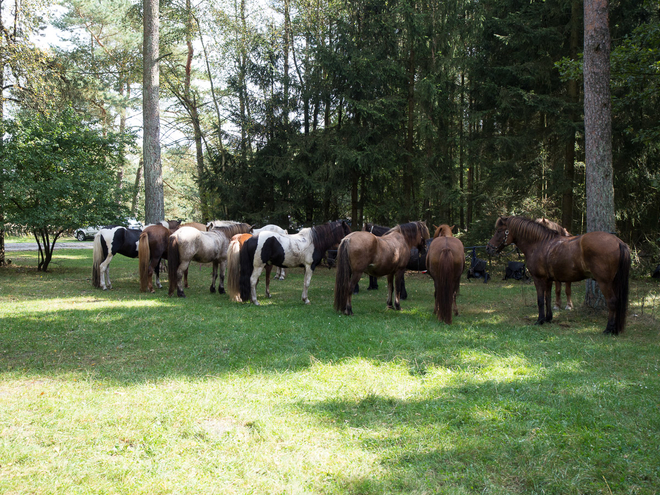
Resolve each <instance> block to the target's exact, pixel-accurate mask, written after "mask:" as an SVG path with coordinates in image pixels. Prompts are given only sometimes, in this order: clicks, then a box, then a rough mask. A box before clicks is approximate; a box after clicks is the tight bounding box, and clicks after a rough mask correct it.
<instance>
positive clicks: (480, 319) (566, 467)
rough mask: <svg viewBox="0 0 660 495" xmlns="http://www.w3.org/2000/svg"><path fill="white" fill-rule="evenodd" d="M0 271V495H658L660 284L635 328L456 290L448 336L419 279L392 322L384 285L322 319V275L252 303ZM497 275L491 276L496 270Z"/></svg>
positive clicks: (488, 292)
mask: <svg viewBox="0 0 660 495" xmlns="http://www.w3.org/2000/svg"><path fill="white" fill-rule="evenodd" d="M8 255H9V256H8V257H9V258H11V259H12V261H13V262H12V264H11V265H10V266H9V267H8V268H3V269H0V493H3V494H8V493H30V494H43V493H58V494H59V493H66V494H71V493H74V494H75V493H125V494H160V493H176V494H180V493H190V494H202V493H204V494H206V493H217V494H232V493H237V494H245V493H254V494H285V493H292V494H299V493H318V494H337V493H338V494H381V493H402V494H404V493H405V494H409V493H415V494H422V493H443V494H444V493H448V494H468V493H470V494H472V493H489V494H490V493H492V494H516V493H521V494H529V493H539V494H542V493H543V494H597V493H603V494H610V493H614V494H623V493H631V494H652V493H659V492H660V374H659V368H660V345H659V342H660V340H659V338H658V337H659V333H660V328H659V327H660V325H659V322H660V299H659V298H658V297H659V294H660V290H659V287H658V283H657V281H653V280H652V279H644V280H642V279H636V280H633V281H632V282H631V283H632V285H631V306H630V311H629V317H628V327H627V329H626V332H625V333H624V334H623V335H621V336H618V337H608V336H605V335H603V334H602V331H603V329H604V328H605V324H606V315H605V314H602V313H594V312H592V311H590V310H587V309H584V308H582V307H581V301H582V299H583V295H584V289H583V287H584V286H583V284H579V285H576V287H574V300H575V301H576V303H577V306H578V308H577V309H576V310H575V311H573V312H568V311H561V312H559V313H555V321H554V322H553V323H552V324H551V325H543V326H540V327H539V326H533V325H532V323H533V322H534V321H535V319H536V296H535V291H534V288H533V285H531V284H522V283H520V282H517V281H514V282H511V281H507V282H503V281H501V280H500V279H501V275H495V276H494V277H493V278H494V279H493V280H492V281H491V282H489V283H488V284H483V283H481V282H479V281H477V282H475V281H472V282H470V283H468V282H466V281H465V278H464V279H463V283H462V285H461V295H460V297H459V309H460V310H461V315H460V316H459V317H457V318H455V320H454V325H452V326H447V325H444V324H439V323H438V322H437V320H436V319H435V318H434V316H433V315H432V308H433V302H432V294H433V288H432V283H431V280H430V278H428V277H427V276H425V275H421V274H412V275H410V276H408V278H407V285H408V291H409V294H410V295H409V298H408V300H407V301H403V302H402V307H403V310H402V311H401V312H395V311H388V310H386V308H385V298H386V291H385V287H384V285H385V284H384V281H381V288H380V290H378V291H369V292H368V291H366V290H364V288H366V281H365V279H363V282H362V288H363V291H362V292H361V293H360V294H359V295H357V296H355V297H354V299H353V310H354V312H355V315H354V316H352V317H345V316H339V315H338V314H337V313H336V312H335V311H334V310H333V309H332V293H333V284H334V271H333V270H329V269H327V268H324V267H319V268H318V269H317V270H316V272H315V274H314V277H313V278H312V283H311V288H310V299H311V301H312V304H311V306H305V305H303V304H302V302H301V301H300V295H301V290H302V271H301V270H290V271H289V273H288V275H287V279H286V280H285V281H283V282H279V281H274V282H273V283H272V284H271V291H272V292H273V298H272V299H270V300H266V299H264V297H263V281H262V282H261V283H260V285H259V286H258V294H259V297H260V301H261V303H262V306H261V307H255V306H253V305H243V304H236V303H230V302H229V301H228V297H227V296H226V295H218V294H210V293H209V291H208V286H209V285H210V269H209V268H208V267H200V266H194V267H192V268H191V270H190V277H189V278H190V283H191V288H189V289H187V291H186V294H187V296H188V297H187V298H186V299H178V298H168V297H167V294H166V289H163V290H160V291H158V292H157V293H156V294H142V293H140V292H139V291H138V280H137V260H131V259H127V258H123V257H116V258H115V259H114V260H113V262H112V264H111V266H110V273H111V278H112V283H113V289H112V290H111V291H107V292H103V291H100V290H96V289H93V288H92V287H91V284H90V271H91V250H58V251H57V252H56V254H55V258H54V259H53V262H52V264H51V268H52V270H51V272H50V273H47V274H43V273H38V272H37V271H36V269H35V267H36V254H35V253H34V252H22V253H19V252H12V253H8ZM497 273H498V274H499V273H501V271H497Z"/></svg>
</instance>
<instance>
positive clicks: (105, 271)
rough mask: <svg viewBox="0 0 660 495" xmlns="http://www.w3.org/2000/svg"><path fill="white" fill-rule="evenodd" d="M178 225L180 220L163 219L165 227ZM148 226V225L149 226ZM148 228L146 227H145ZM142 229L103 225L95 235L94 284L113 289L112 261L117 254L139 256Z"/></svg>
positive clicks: (104, 288) (93, 255)
mask: <svg viewBox="0 0 660 495" xmlns="http://www.w3.org/2000/svg"><path fill="white" fill-rule="evenodd" d="M170 222H171V225H172V226H174V225H177V224H178V220H169V221H162V222H160V224H161V225H162V226H163V227H166V228H169V226H170ZM147 227H148V226H147ZM145 228H146V227H145ZM141 234H142V231H140V230H134V229H128V228H126V227H121V226H116V225H113V226H108V227H103V228H102V229H101V230H99V231H98V233H97V234H96V235H95V236H94V243H93V250H92V260H93V261H92V286H93V287H97V288H99V287H100V288H102V289H103V290H108V289H112V283H111V282H110V262H111V261H112V258H113V256H114V255H116V254H121V255H124V256H127V257H128V258H137V257H138V254H139V253H138V243H139V241H140V235H141Z"/></svg>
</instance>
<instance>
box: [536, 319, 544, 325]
mask: <svg viewBox="0 0 660 495" xmlns="http://www.w3.org/2000/svg"><path fill="white" fill-rule="evenodd" d="M543 322H544V320H536V323H534V325H543Z"/></svg>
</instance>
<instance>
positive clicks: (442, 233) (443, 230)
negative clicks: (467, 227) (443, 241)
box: [433, 223, 454, 238]
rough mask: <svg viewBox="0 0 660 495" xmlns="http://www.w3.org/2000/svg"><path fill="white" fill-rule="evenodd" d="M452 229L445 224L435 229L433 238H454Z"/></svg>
mask: <svg viewBox="0 0 660 495" xmlns="http://www.w3.org/2000/svg"><path fill="white" fill-rule="evenodd" d="M453 228H454V227H453V226H452V227H450V226H449V225H447V224H446V223H443V224H442V225H439V226H438V227H436V228H435V234H433V237H434V238H435V237H454V234H453V233H452V229H453Z"/></svg>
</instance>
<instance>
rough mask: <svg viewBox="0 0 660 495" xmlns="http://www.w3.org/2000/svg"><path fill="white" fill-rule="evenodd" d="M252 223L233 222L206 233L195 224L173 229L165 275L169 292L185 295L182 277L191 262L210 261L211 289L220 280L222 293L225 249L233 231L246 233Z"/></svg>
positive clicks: (225, 262)
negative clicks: (211, 273)
mask: <svg viewBox="0 0 660 495" xmlns="http://www.w3.org/2000/svg"><path fill="white" fill-rule="evenodd" d="M250 230H252V226H251V225H248V224H246V223H238V222H233V223H232V224H230V225H227V226H223V227H213V226H212V227H210V230H209V231H208V232H202V231H200V230H197V229H196V228H194V227H181V228H179V230H177V231H176V232H174V233H173V234H172V235H171V236H170V238H169V243H168V247H167V249H168V253H167V256H168V262H169V267H168V276H169V282H170V289H169V295H170V296H171V295H172V294H173V293H174V290H175V289H176V293H177V295H178V296H179V297H186V295H185V293H184V292H183V286H182V285H183V284H182V278H183V274H184V272H185V271H186V270H187V269H188V266H189V265H190V262H191V261H197V262H199V263H213V275H212V279H211V288H210V290H211V292H212V293H213V292H215V281H216V279H217V278H218V270H219V275H220V282H219V286H218V293H220V294H224V292H225V286H224V280H225V266H226V264H227V248H228V247H229V240H230V239H231V237H232V236H234V235H235V234H240V233H246V232H249V231H250Z"/></svg>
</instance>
